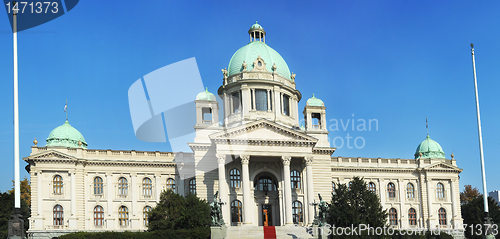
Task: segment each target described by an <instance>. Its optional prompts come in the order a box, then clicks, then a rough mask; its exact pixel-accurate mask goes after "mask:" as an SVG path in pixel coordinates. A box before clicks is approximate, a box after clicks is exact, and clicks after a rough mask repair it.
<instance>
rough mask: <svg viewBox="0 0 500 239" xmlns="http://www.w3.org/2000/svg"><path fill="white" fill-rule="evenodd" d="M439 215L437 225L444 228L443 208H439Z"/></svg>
mask: <svg viewBox="0 0 500 239" xmlns="http://www.w3.org/2000/svg"><path fill="white" fill-rule="evenodd" d="M438 215H439V225H441V226H446V210H444V208H440V209H439V211H438Z"/></svg>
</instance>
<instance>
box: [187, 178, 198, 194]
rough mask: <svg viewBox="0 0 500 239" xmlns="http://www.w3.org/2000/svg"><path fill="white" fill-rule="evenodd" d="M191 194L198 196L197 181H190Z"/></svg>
mask: <svg viewBox="0 0 500 239" xmlns="http://www.w3.org/2000/svg"><path fill="white" fill-rule="evenodd" d="M189 193H191V194H196V179H195V178H193V179H191V180H189Z"/></svg>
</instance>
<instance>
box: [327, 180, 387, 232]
mask: <svg viewBox="0 0 500 239" xmlns="http://www.w3.org/2000/svg"><path fill="white" fill-rule="evenodd" d="M386 222H387V211H386V210H384V209H383V208H382V205H381V204H380V199H379V197H378V196H377V194H376V193H373V192H372V191H370V190H368V188H367V186H366V182H365V181H364V180H363V179H361V178H359V177H354V178H353V180H352V181H351V182H350V186H349V188H348V187H347V186H346V185H345V184H338V185H337V187H336V188H335V193H332V202H331V205H330V215H329V217H328V219H327V223H328V224H330V225H332V226H333V225H335V227H351V225H355V226H356V225H360V224H365V225H370V227H384V225H386ZM367 238H368V237H367Z"/></svg>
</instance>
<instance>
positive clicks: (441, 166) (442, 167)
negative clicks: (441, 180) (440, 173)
mask: <svg viewBox="0 0 500 239" xmlns="http://www.w3.org/2000/svg"><path fill="white" fill-rule="evenodd" d="M423 169H425V170H457V171H460V172H461V171H462V169H461V168H458V167H456V166H453V165H450V164H447V163H444V162H439V163H435V164H432V165H428V166H426V167H424V168H423Z"/></svg>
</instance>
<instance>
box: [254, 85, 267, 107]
mask: <svg viewBox="0 0 500 239" xmlns="http://www.w3.org/2000/svg"><path fill="white" fill-rule="evenodd" d="M255 108H256V110H258V111H267V90H255Z"/></svg>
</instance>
